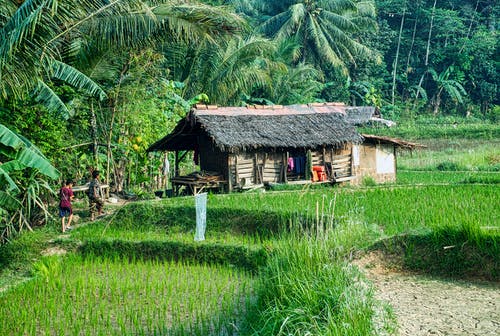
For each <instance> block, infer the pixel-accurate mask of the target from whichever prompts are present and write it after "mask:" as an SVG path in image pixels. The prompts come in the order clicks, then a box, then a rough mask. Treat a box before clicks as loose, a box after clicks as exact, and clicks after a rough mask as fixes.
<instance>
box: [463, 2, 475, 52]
mask: <svg viewBox="0 0 500 336" xmlns="http://www.w3.org/2000/svg"><path fill="white" fill-rule="evenodd" d="M478 6H479V0H477V1H476V7H475V8H474V12H473V13H472V18H471V19H470V24H469V29H468V30H467V35H466V36H465V41H464V44H463V45H462V47H461V48H460V50H459V51H458V53H459V54H461V53H462V51H464V48H465V45H466V44H467V40H469V36H470V33H471V31H472V24H473V23H474V16H475V15H476V13H477V7H478Z"/></svg>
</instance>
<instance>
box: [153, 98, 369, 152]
mask: <svg viewBox="0 0 500 336" xmlns="http://www.w3.org/2000/svg"><path fill="white" fill-rule="evenodd" d="M346 108H347V107H346V106H344V105H341V104H333V103H328V104H326V103H325V104H311V105H290V106H247V107H224V108H218V107H216V106H197V107H196V108H195V109H193V110H192V111H191V112H190V113H189V114H188V115H187V117H186V118H184V119H182V120H181V121H180V122H179V123H178V124H177V126H176V127H175V129H174V131H173V132H172V133H170V134H169V135H167V136H166V137H164V138H163V139H161V140H159V141H157V142H156V143H154V144H153V145H151V147H150V148H149V149H148V150H149V151H156V150H192V149H194V148H196V146H197V141H198V140H197V139H198V136H199V135H202V134H205V135H206V136H208V138H210V139H211V140H212V141H213V143H214V144H215V145H216V146H217V147H219V148H220V149H221V150H222V151H229V152H235V151H239V150H248V149H257V148H268V149H273V148H274V149H277V148H281V149H285V148H290V149H291V148H311V149H312V148H318V147H322V146H332V147H341V146H343V145H344V144H346V143H360V142H362V141H363V138H362V137H361V136H360V135H359V134H358V132H357V131H356V129H355V128H354V126H353V125H351V124H349V123H348V122H347V121H346V119H345V110H346Z"/></svg>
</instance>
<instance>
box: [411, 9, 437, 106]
mask: <svg viewBox="0 0 500 336" xmlns="http://www.w3.org/2000/svg"><path fill="white" fill-rule="evenodd" d="M436 2H437V0H434V5H433V6H432V16H431V24H430V27H429V35H428V37H427V49H426V51H425V62H424V65H425V71H424V73H423V74H422V77H421V78H420V82H419V83H418V90H417V94H416V96H415V103H416V101H417V99H418V96H419V93H420V90H421V89H422V83H423V82H424V78H425V75H426V74H427V71H428V70H429V69H428V66H429V53H430V50H431V37H432V27H433V25H434V13H435V10H436Z"/></svg>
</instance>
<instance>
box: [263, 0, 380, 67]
mask: <svg viewBox="0 0 500 336" xmlns="http://www.w3.org/2000/svg"><path fill="white" fill-rule="evenodd" d="M256 2H257V3H258V4H260V8H261V10H262V12H263V13H264V14H268V15H269V16H270V18H269V19H268V20H266V21H265V22H264V23H263V25H262V26H261V29H262V31H263V32H264V33H265V34H266V35H267V36H270V37H274V38H277V39H283V38H290V37H293V38H295V39H296V40H297V42H299V43H300V44H301V45H302V61H304V60H305V61H308V62H311V63H313V64H318V65H321V66H322V67H329V66H334V67H339V68H341V69H342V70H343V72H344V73H346V72H347V64H348V63H354V64H355V62H356V58H357V57H358V56H368V55H372V54H373V52H372V51H371V50H370V49H368V48H367V47H366V46H364V45H363V44H361V43H360V42H358V41H357V39H356V34H357V33H359V32H362V31H363V30H366V29H375V27H376V25H375V21H374V17H375V7H374V3H373V1H371V0H367V1H357V0H318V1H314V0H288V1H280V2H275V1H264V0H256Z"/></svg>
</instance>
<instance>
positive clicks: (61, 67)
mask: <svg viewBox="0 0 500 336" xmlns="http://www.w3.org/2000/svg"><path fill="white" fill-rule="evenodd" d="M52 69H53V73H52V76H53V77H54V78H57V79H59V80H62V81H63V82H66V83H68V84H70V85H72V86H74V87H76V88H78V89H81V90H84V91H85V92H86V93H88V94H90V95H92V96H95V97H97V98H99V99H104V98H106V92H104V91H103V89H101V87H100V86H99V85H97V84H96V83H95V82H94V81H93V80H92V79H90V78H89V77H87V76H86V75H85V74H83V73H82V72H80V71H78V70H77V69H75V68H73V67H72V66H70V65H68V64H66V63H63V62H59V61H54V62H53V65H52Z"/></svg>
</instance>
